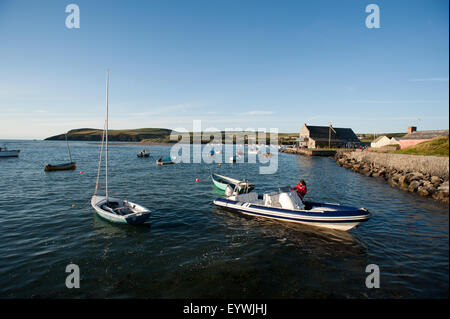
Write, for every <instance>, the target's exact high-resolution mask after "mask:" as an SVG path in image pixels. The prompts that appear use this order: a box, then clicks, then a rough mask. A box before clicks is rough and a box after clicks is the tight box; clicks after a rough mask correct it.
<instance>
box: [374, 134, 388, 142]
mask: <svg viewBox="0 0 450 319" xmlns="http://www.w3.org/2000/svg"><path fill="white" fill-rule="evenodd" d="M383 138H387V139H389V137H387V136H386V135H382V136H379V137H377V138H376V139H374V140H373V141H372V143H376V142H378V141H381V140H382V139H383Z"/></svg>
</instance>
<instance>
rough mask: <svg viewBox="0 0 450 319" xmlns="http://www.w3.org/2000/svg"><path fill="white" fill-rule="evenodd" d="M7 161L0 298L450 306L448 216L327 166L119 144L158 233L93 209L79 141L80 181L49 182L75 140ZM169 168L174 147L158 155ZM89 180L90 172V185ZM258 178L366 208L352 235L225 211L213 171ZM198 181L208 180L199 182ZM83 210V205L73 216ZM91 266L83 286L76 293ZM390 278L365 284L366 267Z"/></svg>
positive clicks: (265, 187)
mask: <svg viewBox="0 0 450 319" xmlns="http://www.w3.org/2000/svg"><path fill="white" fill-rule="evenodd" d="M14 146H15V147H17V148H19V149H21V150H22V152H21V154H20V157H19V158H16V159H2V160H1V161H0V181H1V182H0V192H1V194H2V196H1V197H0V297H6V298H11V297H69V298H72V297H77V298H78V297H155V298H186V297H190V298H195V297H198V298H204V297H219V298H252V297H253V298H265V297H267V298H445V297H446V296H447V295H448V206H446V205H443V204H441V203H438V202H435V201H434V200H431V199H429V198H419V197H417V196H415V195H412V194H409V193H408V192H403V191H401V190H398V189H395V188H391V187H390V186H389V185H387V184H386V183H384V182H381V181H379V180H377V179H374V178H368V177H366V176H364V175H361V174H357V173H354V172H352V171H350V170H346V169H344V168H342V167H338V166H337V165H336V164H335V162H334V161H332V160H331V159H328V158H314V157H302V156H295V155H290V154H279V166H278V171H277V172H276V173H275V174H270V175H260V174H259V165H258V164H248V163H238V164H229V163H223V164H222V166H221V167H219V166H218V164H217V163H211V164H176V165H169V166H164V167H159V166H157V165H156V164H155V162H154V161H153V160H151V159H139V158H137V157H136V154H137V152H139V151H140V150H141V148H142V147H140V146H139V145H124V146H112V147H111V150H110V159H111V162H110V172H111V175H110V188H111V190H112V191H113V192H114V193H117V194H120V196H121V197H123V198H127V199H129V200H134V201H135V202H137V203H139V204H142V205H143V206H145V207H148V208H150V209H151V210H152V216H151V218H150V221H149V223H148V224H145V225H141V226H137V227H136V226H132V227H130V226H127V225H114V224H111V223H110V222H108V221H105V220H103V219H101V218H100V217H98V216H97V215H96V214H95V212H94V211H93V209H92V208H91V206H90V205H89V204H87V205H86V203H88V201H89V199H90V197H91V196H92V193H93V189H94V186H95V177H96V170H97V159H98V145H92V144H89V143H85V142H72V143H71V151H72V156H73V157H74V160H75V161H76V162H77V170H75V171H62V172H52V173H45V172H44V170H43V168H44V166H45V165H46V164H48V163H50V162H59V161H62V160H64V157H65V156H67V148H66V145H65V143H64V142H49V141H36V142H29V141H27V142H18V143H17V144H14ZM147 148H149V149H150V152H151V154H152V156H153V157H158V158H159V157H163V158H164V157H167V156H168V155H169V152H170V148H169V147H166V146H150V147H147ZM80 171H82V172H83V174H80ZM213 172H216V173H219V174H222V175H226V176H230V177H234V178H239V179H241V178H246V179H248V180H249V181H250V182H251V183H254V184H255V185H256V189H255V191H257V192H259V193H263V192H265V191H272V190H276V189H277V187H279V186H283V185H291V186H293V185H295V184H296V183H297V182H298V180H299V179H300V178H303V179H305V180H306V182H307V184H308V195H307V198H308V199H309V200H312V201H322V202H338V203H341V204H346V205H351V206H358V207H361V206H363V207H365V208H367V209H368V210H369V211H370V212H371V213H372V218H371V219H370V220H369V221H368V222H366V223H363V224H361V225H360V226H359V227H358V228H356V229H353V230H351V231H350V232H341V231H337V230H328V229H321V228H316V227H312V226H307V225H301V224H292V223H286V222H281V221H276V220H267V219H264V218H258V217H252V216H247V215H244V214H240V213H235V212H230V211H227V210H224V209H220V208H217V207H215V206H214V205H213V204H212V201H213V200H214V199H215V198H216V197H218V196H222V192H220V191H218V190H217V189H216V188H214V187H213V186H212V182H211V178H210V174H211V173H213ZM197 178H198V179H199V182H196V179H197ZM72 205H75V207H72ZM69 263H76V264H77V265H79V267H80V271H81V276H82V281H81V287H82V288H81V289H78V290H77V291H72V290H70V291H69V290H68V289H66V288H65V285H64V282H65V276H66V273H65V267H66V265H67V264H69ZM372 263H374V264H377V265H379V267H380V270H381V287H382V288H380V289H376V290H375V289H371V290H369V289H367V288H366V287H365V278H366V275H367V274H366V272H365V269H366V266H367V265H368V264H372Z"/></svg>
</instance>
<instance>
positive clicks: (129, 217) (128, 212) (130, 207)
mask: <svg viewBox="0 0 450 319" xmlns="http://www.w3.org/2000/svg"><path fill="white" fill-rule="evenodd" d="M108 82H109V71H108V72H107V77H106V120H105V129H104V131H103V137H102V145H101V149H100V159H99V162H98V171H97V182H96V185H95V191H94V195H93V196H92V198H91V206H92V207H93V208H94V210H95V211H96V212H97V214H98V215H99V216H100V217H103V218H105V219H107V220H109V221H111V222H113V223H120V224H141V223H143V222H145V221H146V220H147V219H148V218H149V217H150V213H151V211H150V210H149V209H147V208H145V207H143V206H141V205H138V204H135V203H132V202H129V201H127V200H126V199H121V198H119V197H118V196H115V197H110V196H109V194H108ZM104 142H105V143H104ZM103 144H105V145H106V149H105V170H106V172H105V185H106V191H105V196H99V195H97V193H98V189H99V177H100V167H101V161H102V154H103Z"/></svg>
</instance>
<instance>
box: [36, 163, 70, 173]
mask: <svg viewBox="0 0 450 319" xmlns="http://www.w3.org/2000/svg"><path fill="white" fill-rule="evenodd" d="M75 168H77V164H76V163H75V162H70V163H64V164H58V165H51V164H48V165H45V168H44V170H45V171H46V172H50V171H66V170H72V169H75Z"/></svg>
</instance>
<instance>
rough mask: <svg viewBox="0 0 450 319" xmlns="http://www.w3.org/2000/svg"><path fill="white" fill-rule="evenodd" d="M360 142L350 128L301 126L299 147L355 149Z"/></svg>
mask: <svg viewBox="0 0 450 319" xmlns="http://www.w3.org/2000/svg"><path fill="white" fill-rule="evenodd" d="M360 145H361V141H360V140H359V138H358V137H357V136H356V134H355V132H353V130H352V129H351V128H338V127H332V126H331V125H330V126H312V125H306V123H305V124H304V125H303V127H302V128H301V130H300V136H299V146H300V147H305V148H327V147H332V148H356V147H359V146H360Z"/></svg>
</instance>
